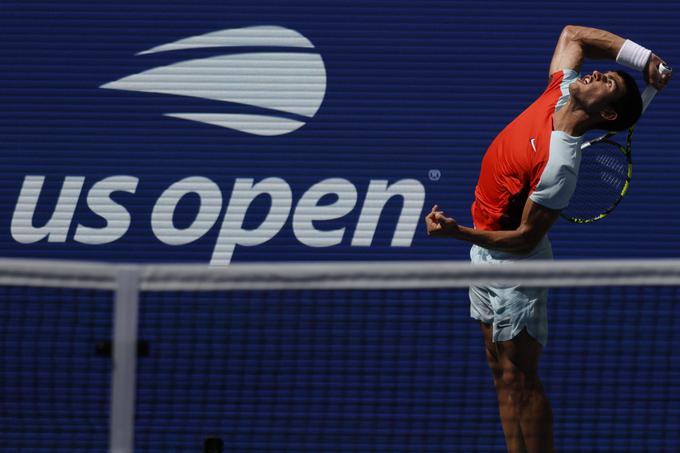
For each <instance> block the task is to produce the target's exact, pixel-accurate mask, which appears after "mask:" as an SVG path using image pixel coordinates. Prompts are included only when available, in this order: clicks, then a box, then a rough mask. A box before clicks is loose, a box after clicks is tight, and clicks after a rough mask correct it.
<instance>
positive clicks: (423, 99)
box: [0, 1, 680, 262]
mask: <svg viewBox="0 0 680 453" xmlns="http://www.w3.org/2000/svg"><path fill="white" fill-rule="evenodd" d="M678 15H680V6H678V5H677V4H675V3H668V2H659V3H646V4H644V5H643V4H642V3H639V2H582V3H580V2H573V1H572V2H551V3H550V4H539V3H533V2H417V3H413V2H342V3H331V2H285V3H279V2H257V4H252V2H238V1H232V2H228V3H222V2H214V3H213V2H204V3H199V4H197V3H196V2H170V3H168V2H130V3H128V4H125V5H124V6H123V5H122V4H117V3H115V2H95V3H92V2H60V3H59V4H54V3H50V2H48V3H39V2H30V3H29V4H26V3H25V2H17V3H8V2H5V3H4V4H3V13H2V15H1V16H0V25H1V29H2V38H3V43H2V46H0V52H2V53H1V54H0V56H1V57H2V61H3V62H4V65H3V71H2V83H3V96H2V97H1V98H0V102H2V109H0V137H1V138H2V140H0V156H1V157H0V159H1V161H0V163H1V165H0V172H1V174H0V210H1V211H2V213H3V214H4V215H2V216H1V218H2V219H3V223H4V224H3V225H4V226H3V228H0V248H1V250H2V253H3V255H4V256H22V257H27V256H31V257H51V258H74V259H77V258H81V259H105V260H112V261H177V260H179V261H194V262H208V261H210V259H211V257H212V255H213V251H214V249H215V244H216V242H217V241H218V235H219V231H220V225H222V224H223V222H224V218H225V210H226V206H227V204H228V202H229V199H230V195H231V192H232V188H233V186H234V183H235V181H236V179H237V178H253V179H254V181H256V182H257V181H260V180H262V179H264V178H267V177H272V176H276V177H279V178H282V179H284V180H285V181H286V183H287V184H288V185H289V186H290V187H291V190H292V195H293V208H294V207H295V206H296V204H297V203H298V201H299V200H300V198H301V197H302V195H303V194H304V193H305V191H307V190H308V189H309V188H310V187H311V186H312V185H313V184H315V183H317V182H319V181H322V180H325V179H328V178H344V179H346V180H348V181H350V182H351V184H352V185H354V186H355V187H356V191H357V201H356V203H355V205H354V207H353V208H352V209H351V210H349V212H348V213H347V214H346V215H344V216H342V217H339V218H337V219H334V220H326V221H317V222H316V223H315V224H314V225H315V228H317V229H319V230H334V229H336V230H337V229H340V228H345V230H344V235H343V236H342V238H341V241H340V242H339V244H337V245H333V246H330V247H310V246H307V245H303V244H302V243H301V242H300V241H299V240H298V238H297V237H296V235H295V234H294V232H293V228H292V218H293V216H292V213H291V215H290V216H289V217H288V218H287V220H286V223H285V225H284V226H283V228H281V230H280V231H279V232H278V233H277V234H275V235H273V234H271V235H270V234H267V235H265V236H267V237H269V236H273V237H272V238H271V240H268V241H267V242H266V243H263V244H260V245H257V246H254V247H244V246H239V245H236V247H235V250H234V253H233V257H232V260H231V261H232V262H244V261H272V260H273V261H282V260H329V259H332V260H336V259H341V260H345V259H349V260H369V259H370V260H372V259H423V258H424V257H426V256H427V257H428V259H430V258H437V259H440V258H441V259H466V257H467V250H468V247H467V246H466V245H465V244H461V243H457V242H441V241H430V240H428V239H427V238H426V237H425V235H424V231H423V230H424V229H423V226H422V225H421V223H420V221H419V220H418V226H417V230H416V231H415V232H414V233H413V234H408V235H407V239H406V245H409V244H410V246H397V247H393V246H391V240H392V235H393V233H394V230H395V226H396V223H397V219H398V216H399V213H400V209H401V201H400V198H399V197H394V198H392V199H391V200H390V201H389V202H388V203H387V205H386V206H385V208H384V210H383V211H382V216H381V219H380V222H379V224H378V225H377V232H376V233H375V236H374V237H373V240H372V242H371V245H370V247H367V246H357V245H354V246H353V245H352V238H353V237H354V234H355V230H356V229H357V222H358V218H359V214H360V211H361V208H362V203H363V200H364V198H365V196H366V193H367V190H368V185H369V183H370V181H371V180H386V181H388V183H390V184H392V183H395V182H397V181H400V180H405V179H406V180H415V181H417V182H418V183H419V184H420V185H421V186H422V191H423V192H424V193H425V198H424V202H421V203H419V206H422V207H423V210H427V209H429V208H430V206H431V205H432V204H434V203H438V204H439V205H440V206H442V207H443V208H445V210H446V211H447V212H448V213H450V214H451V215H453V216H455V217H456V218H457V219H458V220H459V221H460V222H461V223H463V224H468V225H469V224H470V223H471V219H470V214H469V207H470V204H471V202H472V199H473V193H474V186H475V182H476V178H477V173H478V170H479V164H480V161H481V157H482V155H483V152H484V151H485V149H486V146H487V145H488V144H489V143H490V142H491V140H492V139H493V137H494V136H495V134H496V133H497V132H498V131H499V130H500V129H501V128H502V127H503V126H504V125H505V124H507V122H509V121H510V120H512V119H513V117H514V116H515V115H516V114H518V113H519V112H520V111H521V110H522V109H523V108H524V107H525V106H527V105H528V104H529V103H530V102H531V101H532V100H533V99H534V98H535V97H536V96H537V95H538V94H539V93H540V92H541V91H542V89H543V88H544V86H545V83H546V78H547V67H548V64H549V61H550V57H551V55H552V50H553V48H554V44H555V41H556V39H557V37H558V35H559V33H560V30H561V28H562V27H563V26H564V25H565V24H569V23H576V24H583V25H590V26H597V27H601V28H605V29H608V30H611V31H613V32H616V33H618V34H621V35H622V36H625V37H630V38H631V39H634V40H636V41H637V42H639V43H641V44H643V45H646V46H648V47H650V48H652V49H653V50H654V51H656V52H657V53H658V54H659V55H661V56H662V57H663V58H665V59H666V60H667V61H668V62H669V63H670V64H673V62H674V61H678V60H680V59H679V58H678V50H677V46H676V45H675V44H676V43H677V42H678V41H679V38H680V31H678V27H677V17H678ZM259 25H277V26H280V27H285V28H287V29H290V30H295V31H297V32H299V33H300V34H301V35H303V36H304V37H306V38H307V39H308V40H309V41H310V42H311V43H312V44H313V46H314V48H313V49H312V48H307V49H293V50H295V51H298V52H302V53H305V52H307V53H317V54H319V55H320V56H321V58H322V60H323V64H324V67H325V72H326V88H325V96H324V98H323V102H322V103H321V106H320V108H319V109H318V111H317V112H316V114H315V115H314V116H313V117H311V118H309V117H303V116H300V115H294V114H289V113H286V112H274V113H275V114H276V115H278V116H279V117H281V118H289V119H294V120H304V121H305V122H306V124H305V125H304V126H302V127H301V128H300V129H298V130H296V131H294V132H291V133H288V134H284V135H279V136H270V137H265V136H255V135H252V134H247V133H243V132H239V131H234V130H231V129H225V128H221V127H216V126H210V125H206V124H202V123H197V122H191V121H186V120H182V119H177V118H171V117H167V116H163V115H164V114H168V113H176V112H196V111H200V112H204V113H246V114H248V113H249V114H261V113H263V112H265V113H267V114H269V113H271V112H272V111H270V110H267V109H263V108H259V107H252V106H243V105H239V104H234V103H224V102H217V101H211V100H204V99H199V98H196V97H183V96H174V95H168V94H158V93H143V92H135V91H123V90H109V89H102V88H99V87H100V86H101V85H104V84H107V83H109V82H112V81H116V80H118V79H121V78H123V77H126V76H129V75H131V74H136V73H140V72H143V71H146V70H149V69H152V68H155V67H159V66H164V65H169V64H172V63H177V62H180V61H185V60H191V59H198V58H206V57H211V56H215V55H221V54H234V53H239V52H246V51H247V52H255V51H263V52H264V51H270V52H287V51H290V50H291V49H290V48H276V47H272V46H271V45H270V46H266V47H252V46H249V47H246V48H229V49H225V48H207V49H206V48H203V49H192V50H176V51H168V52H159V53H153V54H145V55H135V54H137V53H139V52H142V51H144V50H148V49H151V48H153V47H155V46H159V45H162V44H166V43H171V42H174V41H177V40H180V39H184V38H188V37H192V36H199V35H203V34H206V33H209V32H214V31H218V30H225V29H238V28H243V27H251V26H259ZM612 66H613V65H612V64H611V63H599V64H591V63H588V64H586V65H585V66H584V68H583V69H584V71H590V70H592V69H594V68H600V69H602V68H609V67H612ZM193 83H200V80H199V81H194V82H193ZM301 97H302V98H304V95H301ZM677 104H678V90H677V87H675V86H674V84H672V85H671V86H670V87H669V88H668V90H666V92H665V93H663V95H662V96H660V97H659V98H658V99H657V100H656V101H655V102H654V103H653V105H652V107H651V108H650V110H649V112H648V113H647V114H646V115H645V117H644V118H643V119H642V120H641V122H640V124H639V127H638V132H637V133H636V137H635V144H634V149H633V153H634V163H635V165H634V179H633V185H632V189H631V191H630V193H629V195H628V197H627V199H626V200H625V201H624V202H623V204H622V205H621V206H620V207H619V208H618V210H617V212H616V213H615V214H614V215H612V216H611V217H610V218H607V219H606V220H604V221H602V222H600V223H598V224H595V225H588V226H577V225H571V224H568V223H566V222H563V221H561V222H559V223H558V225H556V226H555V228H554V230H553V234H552V238H553V242H554V248H555V252H556V256H558V257H559V258H576V257H587V258H592V257H596V258H602V257H609V258H619V257H671V256H678V252H680V236H678V234H677V233H676V232H677V231H678V229H680V215H676V213H675V211H676V210H675V209H674V207H675V206H677V202H676V199H675V197H676V194H677V193H678V192H679V189H680V179H678V178H675V177H673V175H675V174H676V173H677V172H678V170H680V155H679V154H678V153H677V152H675V150H676V149H677V148H678V145H679V143H678V142H679V140H680V136H679V133H678V129H677V125H678V124H679V123H678V119H677ZM276 115H275V116H276ZM430 170H436V172H435V173H438V174H439V175H440V178H439V179H438V180H434V181H433V180H432V179H431V178H430ZM27 175H34V176H36V175H38V176H44V177H45V183H44V187H43V190H42V191H41V192H40V199H39V201H38V204H37V208H36V210H35V214H34V215H33V216H32V217H28V216H25V217H27V218H29V219H30V220H31V221H32V222H33V225H34V227H40V226H41V225H43V224H45V223H46V222H47V221H48V220H49V219H50V218H51V216H52V214H53V212H54V209H55V204H56V201H57V197H58V194H59V191H60V189H61V187H62V184H63V182H64V178H65V177H66V176H72V177H76V176H80V177H84V181H83V186H82V191H81V192H80V193H76V198H75V200H72V201H74V203H75V202H77V205H76V208H75V213H74V215H73V217H72V218H71V219H70V222H69V221H68V220H66V221H64V222H65V223H63V224H64V225H66V226H65V228H66V231H65V232H64V237H59V235H58V234H55V235H53V236H51V237H50V238H49V240H48V239H47V238H44V237H43V238H42V239H41V237H42V236H40V235H38V236H37V237H33V238H32V239H30V240H24V241H22V240H20V234H16V231H19V232H20V231H21V229H22V228H24V229H25V228H26V225H27V223H26V221H25V219H24V222H23V223H22V222H17V226H16V231H13V230H12V229H11V223H12V219H13V218H14V217H16V216H17V211H22V209H23V210H24V211H25V210H26V207H25V206H24V207H21V206H20V207H19V209H17V201H18V199H19V194H20V191H21V188H22V184H23V182H24V179H25V178H26V176H27ZM115 175H128V176H132V177H135V178H138V184H137V187H136V191H135V193H134V194H133V193H126V192H115V193H114V194H113V195H112V197H111V198H112V199H113V200H114V201H115V202H116V203H118V204H120V205H122V206H123V207H124V208H125V211H127V212H129V228H128V229H127V230H126V231H125V234H124V235H123V236H122V237H120V238H118V239H115V240H113V241H112V242H108V243H105V244H99V245H92V244H83V243H82V241H78V240H77V239H75V238H74V236H75V234H76V228H77V226H78V225H79V224H81V225H83V226H86V227H90V228H100V229H101V228H104V227H106V222H105V221H104V220H103V219H102V217H101V216H99V215H97V214H95V213H93V212H92V209H91V206H88V202H87V194H88V192H89V190H90V189H91V188H92V187H93V185H94V184H95V183H97V182H98V181H101V180H102V179H104V178H107V177H111V176H115ZM190 176H202V177H205V178H208V179H210V180H211V181H213V182H214V183H215V184H216V185H217V186H218V187H219V190H220V191H221V194H222V204H221V205H220V206H221V208H222V209H221V210H220V211H219V218H218V219H217V220H216V221H215V223H214V225H213V226H212V228H209V230H208V231H207V232H206V233H205V234H204V235H202V236H200V238H198V239H197V240H195V241H193V242H190V243H187V244H184V245H168V244H165V243H163V242H161V241H160V240H159V239H158V238H157V236H156V235H155V234H154V233H153V231H152V229H151V217H152V211H153V208H154V206H155V204H156V203H157V201H158V199H159V197H160V196H161V194H162V193H163V191H164V190H166V189H167V188H168V187H169V186H170V185H171V184H173V183H175V182H177V181H180V180H182V179H183V178H187V177H190ZM333 200H334V196H332V195H329V196H327V197H325V198H322V200H321V202H322V203H332V202H333ZM175 208H176V209H174V212H173V213H172V215H173V218H174V225H175V227H176V228H178V229H183V228H187V227H189V226H190V225H191V224H192V221H193V220H194V218H195V216H196V215H197V212H198V209H199V198H198V196H197V195H196V194H189V195H187V196H185V197H184V198H182V199H181V201H180V202H179V203H178V205H177V206H176V207H175ZM268 210H269V199H268V198H267V197H266V196H260V197H258V198H256V199H255V200H254V202H253V203H252V205H251V206H250V209H249V210H248V212H247V215H246V217H245V219H246V221H245V224H244V225H245V228H250V229H252V228H256V227H257V226H258V225H259V224H260V222H262V220H263V219H264V216H265V213H266V212H267V211H268ZM409 215H410V218H411V219H415V218H420V215H414V214H413V213H411V214H409ZM209 226H210V225H209ZM43 236H44V235H43ZM263 240H264V239H263ZM20 242H22V243H20Z"/></svg>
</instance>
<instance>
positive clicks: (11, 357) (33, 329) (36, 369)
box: [0, 286, 113, 452]
mask: <svg viewBox="0 0 680 453" xmlns="http://www.w3.org/2000/svg"><path fill="white" fill-rule="evenodd" d="M112 302H113V298H112V292H111V291H102V290H91V289H87V288H85V289H72V288H35V287H21V286H0V324H1V326H2V327H1V330H0V345H1V346H0V347H1V348H2V365H0V388H1V392H0V450H2V451H53V452H57V451H59V452H61V451H63V452H69V451H70V452H73V451H106V448H107V446H108V416H109V393H108V388H109V385H110V380H111V363H110V361H109V360H106V359H105V358H102V357H100V356H98V355H97V353H96V345H97V343H99V342H101V341H107V340H108V339H109V338H110V337H111V313H112Z"/></svg>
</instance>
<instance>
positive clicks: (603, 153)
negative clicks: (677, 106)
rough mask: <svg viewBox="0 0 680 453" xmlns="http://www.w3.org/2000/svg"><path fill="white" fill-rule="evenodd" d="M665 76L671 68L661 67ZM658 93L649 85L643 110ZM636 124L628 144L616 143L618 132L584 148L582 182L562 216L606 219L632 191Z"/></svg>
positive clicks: (572, 219)
mask: <svg viewBox="0 0 680 453" xmlns="http://www.w3.org/2000/svg"><path fill="white" fill-rule="evenodd" d="M659 72H660V73H661V74H670V73H671V72H672V70H671V68H669V67H667V66H665V65H664V64H661V65H660V66H659ZM656 93H657V90H656V88H654V87H653V86H651V85H648V86H647V88H645V90H644V92H643V93H642V111H643V112H644V111H645V110H646V109H647V107H648V106H649V103H650V102H652V99H654V96H656ZM634 128H635V125H633V126H632V127H631V128H630V129H628V132H627V135H626V141H625V145H622V144H619V143H618V142H616V141H614V140H613V137H614V136H615V135H616V134H617V133H616V132H608V133H606V134H604V135H602V136H600V137H597V138H595V139H593V140H590V141H588V142H586V143H584V144H583V145H581V151H582V155H581V165H580V168H579V175H578V182H577V183H576V189H575V190H574V194H573V195H572V197H571V201H570V202H569V206H568V207H567V208H566V209H565V210H564V211H562V214H561V215H562V217H563V218H565V219H567V220H569V221H570V222H574V223H591V222H595V221H597V220H601V219H604V218H605V217H606V216H607V215H609V213H611V212H612V211H613V210H614V209H615V208H616V206H618V204H619V203H620V202H621V200H622V199H623V197H624V196H625V195H626V193H627V192H628V188H629V187H630V180H631V177H632V175H633V161H632V158H631V142H632V137H633V129H634Z"/></svg>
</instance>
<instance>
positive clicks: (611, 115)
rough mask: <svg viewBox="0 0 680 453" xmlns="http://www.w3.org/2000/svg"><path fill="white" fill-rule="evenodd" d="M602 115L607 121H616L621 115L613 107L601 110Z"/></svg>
mask: <svg viewBox="0 0 680 453" xmlns="http://www.w3.org/2000/svg"><path fill="white" fill-rule="evenodd" d="M600 116H602V118H603V119H605V120H607V121H614V120H615V119H616V118H618V117H619V114H618V113H616V110H614V109H612V108H606V109H603V110H601V111H600Z"/></svg>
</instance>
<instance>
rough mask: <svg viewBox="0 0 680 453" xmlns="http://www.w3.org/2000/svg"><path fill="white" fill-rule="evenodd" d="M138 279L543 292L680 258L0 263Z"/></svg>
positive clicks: (661, 276) (24, 276) (12, 273)
mask: <svg viewBox="0 0 680 453" xmlns="http://www.w3.org/2000/svg"><path fill="white" fill-rule="evenodd" d="M123 271H126V272H132V273H136V274H137V275H138V276H139V286H140V289H141V290H142V291H229V290H248V289H250V290H285V289H408V288H464V287H467V286H470V285H484V284H490V283H495V284H522V285H526V286H540V287H583V286H659V285H678V284H680V259H669V260H617V261H615V260H601V261H592V260H569V261H549V262H541V261H529V262H513V263H507V265H500V266H499V265H495V264H489V265H472V264H470V263H467V262H460V261H389V262H384V261H367V262H321V263H257V264H232V265H230V266H208V265H202V264H146V265H127V264H102V263H82V262H69V261H43V260H19V259H1V260H0V285H6V286H33V287H68V288H90V289H109V290H116V287H117V281H118V280H117V279H118V274H119V273H120V272H123Z"/></svg>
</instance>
